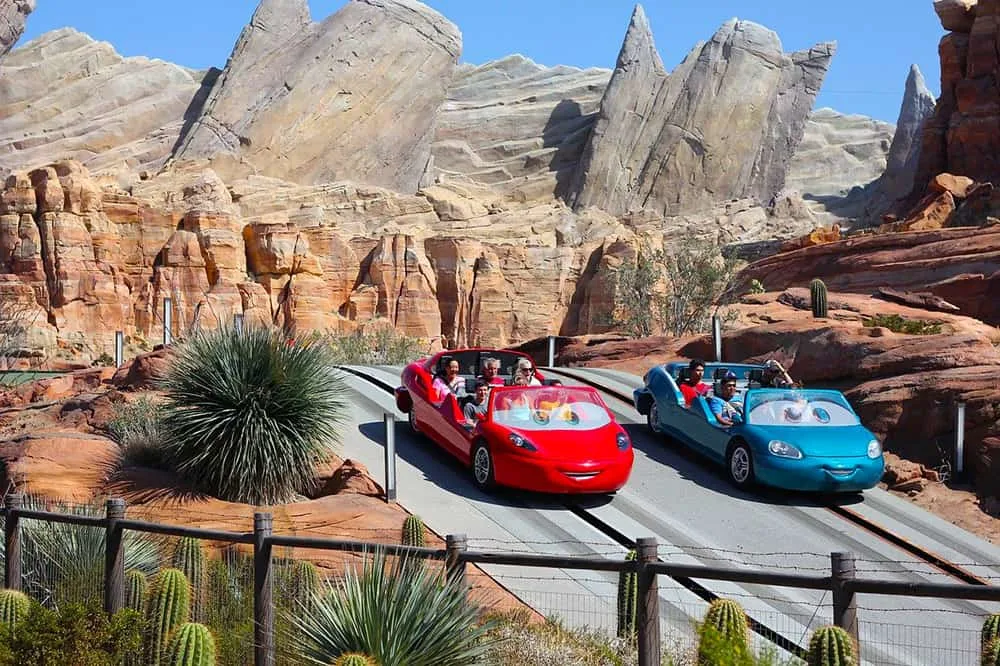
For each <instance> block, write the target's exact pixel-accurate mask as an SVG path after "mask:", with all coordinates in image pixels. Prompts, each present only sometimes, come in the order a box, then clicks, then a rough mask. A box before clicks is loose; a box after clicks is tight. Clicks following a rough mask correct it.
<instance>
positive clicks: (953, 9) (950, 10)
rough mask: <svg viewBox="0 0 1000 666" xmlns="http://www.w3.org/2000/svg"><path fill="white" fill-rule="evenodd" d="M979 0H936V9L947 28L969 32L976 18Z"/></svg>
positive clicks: (942, 23) (942, 24) (943, 25)
mask: <svg viewBox="0 0 1000 666" xmlns="http://www.w3.org/2000/svg"><path fill="white" fill-rule="evenodd" d="M977 3H978V0H934V11H935V12H937V15H938V18H939V19H941V26H942V27H943V28H944V29H945V30H951V31H954V32H969V31H970V30H972V26H973V24H974V22H975V20H976V4H977Z"/></svg>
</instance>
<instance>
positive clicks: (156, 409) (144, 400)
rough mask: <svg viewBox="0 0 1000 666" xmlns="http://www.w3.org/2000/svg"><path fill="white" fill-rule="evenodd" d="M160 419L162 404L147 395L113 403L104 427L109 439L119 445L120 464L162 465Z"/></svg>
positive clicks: (159, 467) (161, 466)
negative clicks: (106, 424)
mask: <svg viewBox="0 0 1000 666" xmlns="http://www.w3.org/2000/svg"><path fill="white" fill-rule="evenodd" d="M162 418H163V407H162V406H161V405H159V404H157V403H156V402H155V401H153V400H151V399H150V398H149V397H148V396H142V397H140V398H139V399H138V400H135V401H133V402H120V403H117V404H115V406H114V412H113V416H112V418H111V420H110V421H108V426H107V428H108V434H109V435H110V437H111V439H113V440H114V441H115V442H117V444H118V446H119V447H120V448H121V452H122V462H123V464H125V465H135V466H139V467H153V468H156V469H161V468H163V467H164V460H163V440H162V437H161V426H160V421H161V419H162Z"/></svg>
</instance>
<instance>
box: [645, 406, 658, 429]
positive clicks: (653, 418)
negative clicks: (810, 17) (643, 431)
mask: <svg viewBox="0 0 1000 666" xmlns="http://www.w3.org/2000/svg"><path fill="white" fill-rule="evenodd" d="M646 425H648V426H649V429H650V431H651V432H653V433H656V434H659V433H660V409H659V407H657V406H656V401H655V400H654V401H653V403H652V404H651V405H650V406H649V413H647V414H646Z"/></svg>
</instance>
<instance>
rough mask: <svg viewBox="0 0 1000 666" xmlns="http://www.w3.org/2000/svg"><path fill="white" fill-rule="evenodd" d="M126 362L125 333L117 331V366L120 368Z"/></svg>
mask: <svg viewBox="0 0 1000 666" xmlns="http://www.w3.org/2000/svg"><path fill="white" fill-rule="evenodd" d="M123 363H125V334H124V333H123V332H121V331H115V367H116V368H120V367H122V364H123Z"/></svg>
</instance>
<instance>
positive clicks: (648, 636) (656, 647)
mask: <svg viewBox="0 0 1000 666" xmlns="http://www.w3.org/2000/svg"><path fill="white" fill-rule="evenodd" d="M635 545H636V555H637V556H638V557H637V558H636V559H637V560H638V561H639V575H638V578H639V580H638V582H639V586H638V587H639V589H638V591H637V596H638V600H637V603H638V608H636V613H635V614H636V618H635V624H636V632H637V633H638V639H639V666H660V592H659V589H658V588H659V586H658V585H657V581H656V574H655V573H654V572H652V571H650V570H649V567H648V566H646V565H649V564H652V563H654V562H656V561H658V560H659V554H658V553H657V543H656V538H655V537H641V538H639V539H636V542H635Z"/></svg>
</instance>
